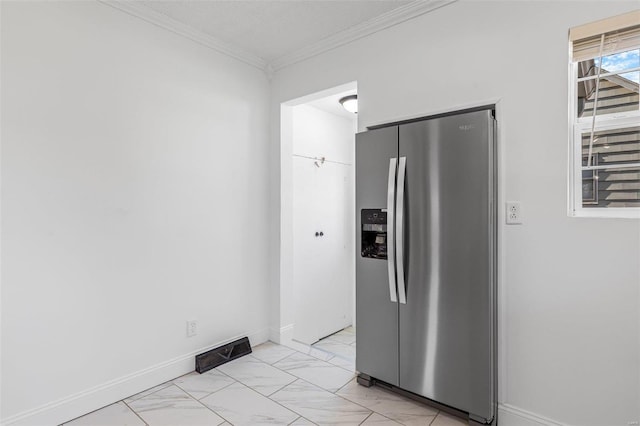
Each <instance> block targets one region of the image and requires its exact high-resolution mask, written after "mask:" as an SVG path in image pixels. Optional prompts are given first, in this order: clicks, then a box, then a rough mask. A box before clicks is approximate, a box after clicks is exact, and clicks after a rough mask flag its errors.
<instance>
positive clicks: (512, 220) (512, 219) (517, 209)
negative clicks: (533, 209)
mask: <svg viewBox="0 0 640 426" xmlns="http://www.w3.org/2000/svg"><path fill="white" fill-rule="evenodd" d="M506 207H507V209H506V212H505V219H506V222H507V225H520V224H522V206H521V205H520V201H507V203H506Z"/></svg>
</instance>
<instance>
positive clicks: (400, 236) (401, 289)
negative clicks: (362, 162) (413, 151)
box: [396, 157, 407, 305]
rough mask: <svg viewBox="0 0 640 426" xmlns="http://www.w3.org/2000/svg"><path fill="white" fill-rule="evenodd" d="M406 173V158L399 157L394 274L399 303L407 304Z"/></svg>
mask: <svg viewBox="0 0 640 426" xmlns="http://www.w3.org/2000/svg"><path fill="white" fill-rule="evenodd" d="M406 172H407V157H400V163H399V165H398V187H397V188H398V191H397V194H398V195H397V197H396V272H397V277H398V278H397V282H398V297H399V298H400V303H402V304H404V305H406V304H407V292H406V289H405V286H404V178H405V176H406V174H407V173H406Z"/></svg>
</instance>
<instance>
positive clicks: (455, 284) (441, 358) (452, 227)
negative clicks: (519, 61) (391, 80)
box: [356, 106, 497, 424]
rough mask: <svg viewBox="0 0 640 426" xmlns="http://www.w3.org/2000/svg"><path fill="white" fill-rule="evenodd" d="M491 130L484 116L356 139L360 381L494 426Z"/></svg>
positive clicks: (427, 122)
mask: <svg viewBox="0 0 640 426" xmlns="http://www.w3.org/2000/svg"><path fill="white" fill-rule="evenodd" d="M495 126H496V124H495V119H494V110H493V107H492V106H490V107H487V108H485V109H479V110H473V111H467V112H460V113H455V114H448V115H442V116H435V117H429V118H425V119H421V120H414V121H411V122H403V123H398V124H394V125H389V126H380V127H377V128H373V129H370V130H368V131H365V132H362V133H359V134H358V135H357V136H356V206H357V230H358V231H357V232H358V235H357V240H356V241H357V246H358V253H357V260H356V328H357V343H356V349H357V350H356V369H357V370H358V372H359V373H360V374H359V377H358V382H359V383H360V384H363V385H370V384H371V383H373V382H376V381H378V382H384V383H387V384H390V385H393V386H395V387H397V388H400V389H402V390H406V391H409V392H412V393H415V394H417V395H420V396H423V397H426V398H428V399H430V400H432V401H435V402H437V403H439V404H441V405H445V406H448V407H451V408H454V409H456V410H458V412H459V414H460V413H462V414H463V415H468V418H469V420H470V423H474V422H477V423H481V424H496V387H497V384H496V368H495V367H496V344H495V333H496V312H495V311H496V278H495V277H496V216H497V214H496V203H495V198H496V143H495ZM474 424H475V423H474Z"/></svg>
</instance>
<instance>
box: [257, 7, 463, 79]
mask: <svg viewBox="0 0 640 426" xmlns="http://www.w3.org/2000/svg"><path fill="white" fill-rule="evenodd" d="M456 1H457V0H416V1H413V2H411V3H409V4H407V5H405V6H402V7H399V8H397V9H393V10H391V11H389V12H387V13H384V14H382V15H380V16H377V17H375V18H372V19H370V20H368V21H365V22H362V23H360V24H358V25H355V26H353V27H351V28H349V29H346V30H344V31H341V32H339V33H336V34H334V35H331V36H329V37H327V38H325V39H322V40H320V41H319V42H317V43H313V44H311V45H309V46H307V47H304V48H302V49H300V50H297V51H295V52H293V53H289V54H287V55H284V56H281V57H279V58H277V59H275V60H273V61H271V62H270V63H269V65H270V67H271V69H272V70H273V71H278V70H279V69H282V68H284V67H287V66H289V65H292V64H295V63H297V62H301V61H304V60H305V59H309V58H311V57H313V56H316V55H320V54H321V53H324V52H327V51H329V50H332V49H335V48H337V47H340V46H342V45H345V44H348V43H351V42H353V41H355V40H358V39H360V38H363V37H366V36H368V35H371V34H374V33H377V32H378V31H381V30H384V29H385V28H389V27H392V26H394V25H398V24H400V23H402V22H405V21H408V20H409V19H412V18H415V17H418V16H420V15H424V14H425V13H428V12H431V11H433V10H436V9H439V8H441V7H444V6H446V5H448V4H451V3H454V2H456Z"/></svg>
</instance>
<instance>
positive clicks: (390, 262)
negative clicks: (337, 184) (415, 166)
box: [387, 158, 398, 303]
mask: <svg viewBox="0 0 640 426" xmlns="http://www.w3.org/2000/svg"><path fill="white" fill-rule="evenodd" d="M397 164H398V159H397V158H391V159H390V160H389V184H388V187H387V266H388V269H389V298H390V299H391V301H392V302H395V303H397V302H398V295H397V292H396V264H395V250H394V247H393V246H394V243H395V238H394V231H395V229H394V228H395V221H394V220H393V218H394V215H393V212H394V207H395V205H394V204H395V198H396V190H395V189H396V166H397Z"/></svg>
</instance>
